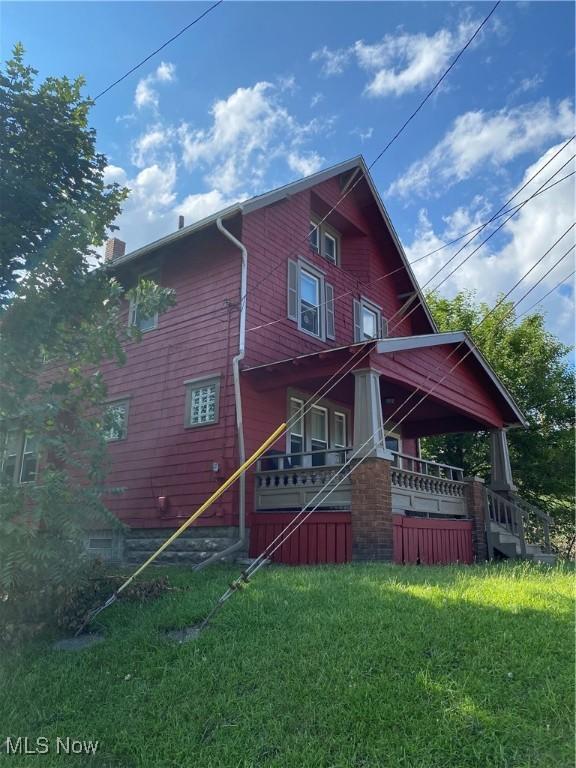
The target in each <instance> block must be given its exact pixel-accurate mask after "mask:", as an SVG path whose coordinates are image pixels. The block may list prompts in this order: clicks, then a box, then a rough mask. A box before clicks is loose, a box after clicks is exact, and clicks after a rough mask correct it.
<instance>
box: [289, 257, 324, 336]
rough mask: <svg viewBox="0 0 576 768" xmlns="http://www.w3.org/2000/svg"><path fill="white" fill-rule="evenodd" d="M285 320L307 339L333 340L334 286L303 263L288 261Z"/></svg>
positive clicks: (318, 271) (311, 267)
mask: <svg viewBox="0 0 576 768" xmlns="http://www.w3.org/2000/svg"><path fill="white" fill-rule="evenodd" d="M288 317H289V319H290V320H293V321H294V322H295V323H297V324H298V328H299V329H300V330H301V331H304V332H305V333H308V334H310V335H311V336H316V337H317V338H319V339H322V340H324V339H334V338H335V337H336V336H335V318H334V287H333V286H332V285H331V284H330V283H327V282H326V281H325V279H324V275H323V273H322V272H320V270H318V269H315V268H314V267H313V266H312V265H311V264H308V263H307V262H302V261H298V262H296V261H292V260H291V259H289V260H288Z"/></svg>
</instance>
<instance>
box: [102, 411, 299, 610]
mask: <svg viewBox="0 0 576 768" xmlns="http://www.w3.org/2000/svg"><path fill="white" fill-rule="evenodd" d="M285 429H286V423H285V422H284V423H283V424H280V426H279V427H278V429H275V430H274V432H273V433H272V434H271V435H270V437H269V438H267V439H266V440H265V441H264V442H263V443H262V445H261V446H260V447H259V448H258V449H257V450H256V451H254V453H253V454H252V456H250V458H249V459H247V460H246V461H245V462H244V464H242V466H240V467H238V469H237V470H236V471H235V472H234V474H232V475H230V477H229V478H228V480H226V481H224V483H222V485H221V486H220V488H218V489H217V490H216V491H215V492H214V493H213V494H212V496H210V498H209V499H207V500H206V501H205V502H204V504H202V506H201V507H200V508H199V509H197V510H196V512H194V514H193V515H191V516H190V517H189V518H188V520H186V522H185V523H183V524H182V525H181V526H180V528H178V530H177V531H175V532H174V533H173V534H172V536H170V538H169V539H167V540H166V541H165V542H164V544H162V546H161V547H159V548H158V549H157V550H156V552H154V554H153V555H150V557H149V558H148V560H146V562H145V563H143V564H142V565H141V566H140V568H138V569H137V570H136V571H134V573H133V574H132V576H130V577H129V578H128V579H127V580H126V581H125V582H124V584H122V586H121V587H119V589H118V590H117V591H116V593H115V594H117V595H119V594H120V592H122V591H123V590H124V589H126V587H127V586H128V584H130V582H132V581H133V580H134V579H135V578H136V576H138V575H140V574H141V573H142V571H143V570H144V569H145V568H147V567H148V566H149V565H150V563H152V562H153V561H154V560H156V558H157V557H158V555H160V554H161V553H162V552H164V550H165V549H166V547H169V546H170V544H172V542H173V541H175V540H176V539H177V538H178V536H180V534H182V533H184V531H185V530H186V529H187V528H189V527H190V526H191V525H192V523H193V522H194V521H195V520H197V519H198V518H199V517H200V515H201V514H203V513H204V512H206V510H207V509H208V507H210V506H211V505H212V504H214V502H215V501H216V499H219V498H220V496H222V494H223V493H224V492H225V491H227V490H228V488H230V486H231V485H232V484H233V483H234V482H235V481H236V480H237V479H238V478H239V477H240V475H241V474H242V473H243V472H246V470H247V469H248V468H249V467H251V466H252V464H254V462H255V461H257V460H258V459H259V458H260V456H262V454H263V453H264V451H265V450H266V449H267V448H269V447H270V446H271V445H272V443H274V442H275V441H276V440H277V439H278V438H279V437H280V435H281V434H282V433H283V432H284V430H285Z"/></svg>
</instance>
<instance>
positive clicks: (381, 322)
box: [354, 296, 387, 342]
mask: <svg viewBox="0 0 576 768" xmlns="http://www.w3.org/2000/svg"><path fill="white" fill-rule="evenodd" d="M356 301H357V302H358V305H359V311H360V335H361V338H355V339H354V341H357V342H358V341H373V340H376V339H381V338H383V332H384V328H385V326H386V327H387V320H386V318H384V317H382V307H381V306H379V305H378V304H375V303H374V302H373V301H370V300H369V299H367V298H366V297H365V296H360V299H356ZM365 309H366V310H368V311H369V312H373V313H374V314H375V315H376V325H377V333H376V336H375V337H374V339H370V338H366V337H364V331H363V326H362V321H363V311H364V310H365Z"/></svg>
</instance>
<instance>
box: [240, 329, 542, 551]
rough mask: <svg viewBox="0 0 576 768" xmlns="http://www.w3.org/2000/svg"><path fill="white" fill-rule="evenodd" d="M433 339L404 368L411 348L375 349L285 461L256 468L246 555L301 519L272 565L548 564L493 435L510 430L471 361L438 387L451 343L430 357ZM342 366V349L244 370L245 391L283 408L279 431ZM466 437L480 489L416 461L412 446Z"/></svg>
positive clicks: (517, 421)
mask: <svg viewBox="0 0 576 768" xmlns="http://www.w3.org/2000/svg"><path fill="white" fill-rule="evenodd" d="M442 336H444V335H443V334H436V335H434V338H432V340H429V339H428V340H427V342H428V343H425V344H422V345H421V347H419V348H418V349H419V355H420V357H419V358H417V359H416V358H415V357H414V355H413V354H412V350H413V345H414V343H415V341H414V337H410V338H409V339H407V340H406V339H405V340H402V339H400V340H399V339H389V340H385V341H382V342H375V343H374V347H373V349H372V350H370V354H369V355H368V361H367V362H366V361H363V364H362V367H359V366H358V367H356V368H354V369H353V370H352V371H351V372H350V373H349V374H348V375H347V376H346V377H344V378H343V379H342V380H341V381H339V382H338V385H337V386H336V387H335V388H334V390H333V392H332V393H331V395H330V397H331V398H333V399H332V400H330V401H327V400H322V401H320V402H319V403H317V404H315V405H314V406H313V407H312V406H311V407H309V408H306V409H305V410H306V411H307V414H308V415H307V417H306V420H304V419H302V420H301V422H297V423H296V426H294V424H293V428H292V431H291V433H289V434H288V435H287V440H286V450H285V451H281V450H280V451H275V452H274V453H273V454H270V455H267V456H265V457H264V458H262V459H261V460H260V461H259V462H258V465H257V467H256V471H255V473H254V477H253V480H254V496H253V499H254V507H253V509H254V512H253V514H252V515H251V521H250V528H251V531H252V533H251V550H250V551H251V554H253V555H256V554H259V552H261V551H262V550H263V548H264V547H265V546H266V544H267V543H269V541H270V540H271V539H270V537H272V538H274V537H275V536H277V535H278V533H280V531H281V530H282V528H283V527H284V526H283V525H281V521H284V520H286V524H287V523H288V522H290V519H291V518H290V516H292V517H293V516H294V515H295V514H296V513H297V512H299V511H300V510H301V509H303V508H306V509H307V511H310V510H312V514H311V515H310V516H309V517H308V518H307V520H306V522H305V523H304V524H303V526H302V529H301V530H300V531H299V533H298V534H295V535H294V536H293V537H291V543H290V544H289V545H288V544H287V545H285V546H283V547H282V548H281V549H280V550H279V555H278V557H279V559H280V560H281V561H282V562H344V561H346V560H350V559H358V560H362V559H388V560H392V559H394V560H396V562H450V561H459V562H463V561H464V562H471V561H472V559H475V560H484V559H487V558H492V557H531V558H533V559H543V560H549V559H550V558H549V557H548V555H549V536H547V535H543V536H540V535H538V534H539V532H541V531H543V529H544V528H545V527H546V526H549V523H550V520H549V518H547V516H546V515H545V514H544V513H542V512H541V511H540V510H535V509H533V508H532V509H530V508H529V507H528V505H525V504H523V503H522V502H521V500H520V499H519V498H518V497H517V495H516V488H515V486H514V483H513V480H512V474H511V468H510V459H509V455H508V447H507V439H506V432H507V429H509V428H510V427H513V426H522V425H523V417H522V415H521V413H520V412H519V410H518V409H517V406H516V405H515V404H514V402H513V401H512V399H511V398H510V396H509V395H508V393H507V392H506V390H504V388H503V386H502V385H501V383H500V382H498V380H497V379H495V376H494V374H493V373H492V372H491V371H488V370H487V369H486V367H485V364H484V363H483V362H482V359H481V358H480V357H479V356H478V353H476V354H475V356H474V357H473V358H472V356H471V359H470V360H467V359H466V357H467V355H462V353H460V358H461V362H462V367H461V369H460V370H459V371H457V373H458V375H456V374H453V375H452V377H451V379H449V380H448V381H447V373H448V374H450V373H452V371H451V370H450V368H451V366H452V365H453V362H454V361H453V360H452V361H451V360H450V358H451V357H452V356H453V355H454V345H458V344H459V342H458V339H451V340H450V343H446V344H444V348H442V347H443V345H442V343H439V342H438V338H437V337H442ZM448 336H450V337H452V336H453V334H448ZM417 339H418V337H416V340H417ZM441 341H444V342H447V341H448V340H446V339H441ZM402 343H404V344H406V345H407V346H408V349H407V350H402ZM387 345H388V346H387ZM403 351H404V352H406V353H409V354H404V355H402V354H401V353H402V352H403ZM423 352H429V353H430V354H429V357H426V356H424V357H423V356H422V355H423ZM458 352H459V350H458V348H456V353H457V354H458ZM351 353H352V354H353V353H354V346H352V347H350V348H341V349H338V350H331V351H329V352H322V353H319V354H318V355H306V356H303V357H302V358H295V359H291V360H284V361H279V363H275V364H270V365H268V366H265V367H262V366H259V367H258V368H257V369H251V370H250V371H249V375H250V376H251V384H252V385H255V388H256V389H257V391H258V397H259V399H260V402H261V403H262V404H264V403H265V402H266V397H267V396H269V395H271V396H272V397H273V399H274V401H275V402H276V403H278V402H282V401H283V402H284V403H285V404H286V405H285V408H286V409H287V414H288V418H289V417H290V416H291V415H293V413H294V412H297V409H298V408H301V407H302V406H304V403H305V402H306V401H307V400H308V398H309V397H310V396H311V395H312V394H313V392H314V391H316V389H317V388H318V386H320V385H321V384H322V382H323V380H325V379H326V377H327V376H330V375H333V373H334V372H335V371H337V370H338V369H339V368H340V367H341V365H342V361H343V358H344V361H345V359H346V356H349V355H350V354H351ZM457 359H458V358H457ZM434 366H435V367H434ZM423 393H426V397H425V398H423V397H422V394H423ZM415 395H420V396H419V397H416V398H415V397H414V396H415ZM411 401H412V402H411ZM414 403H415V404H414ZM282 418H286V412H285V414H283V415H282ZM479 430H483V431H486V432H488V434H489V439H490V445H491V457H492V466H491V473H490V486H489V487H487V486H486V484H485V482H484V480H483V479H481V478H466V477H464V471H463V469H462V468H461V467H456V466H449V465H445V464H439V463H436V462H433V461H429V460H426V459H424V458H422V457H421V455H420V450H419V438H420V437H423V436H428V435H432V434H442V433H450V432H464V431H479ZM346 438H348V440H346ZM348 459H351V464H350V465H349V466H348V467H346V468H345V469H344V470H342V466H343V465H344V464H345V462H346V461H347V460H348ZM352 467H354V468H355V471H353V472H351V471H350V470H351V468H352ZM527 532H530V536H528V533H527ZM319 542H320V543H319ZM299 552H300V554H299ZM314 552H315V554H314Z"/></svg>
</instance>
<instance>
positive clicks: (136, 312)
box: [129, 269, 159, 333]
mask: <svg viewBox="0 0 576 768" xmlns="http://www.w3.org/2000/svg"><path fill="white" fill-rule="evenodd" d="M140 280H152V281H154V282H156V283H157V282H158V280H159V272H158V270H157V269H154V270H151V271H149V272H142V273H141V274H140V275H138V281H140ZM129 315H130V319H129V322H130V325H133V326H136V328H138V330H139V331H140V332H141V333H147V332H148V331H153V330H154V329H155V328H157V327H158V312H155V313H154V314H152V315H147V314H146V313H145V312H144V311H143V309H142V307H140V306H139V305H138V302H137V301H134V300H132V301H131V302H130V312H129Z"/></svg>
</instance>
